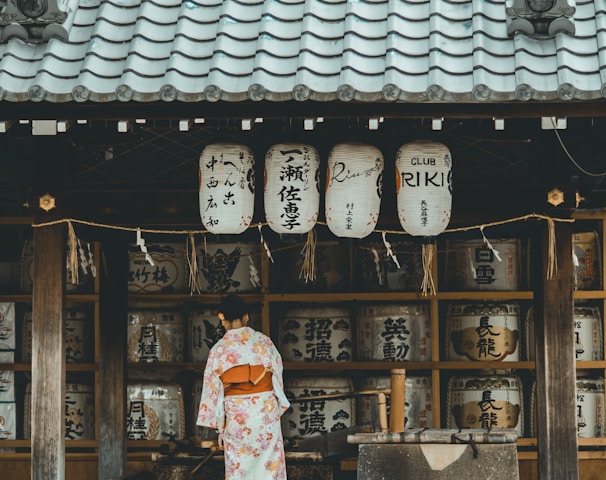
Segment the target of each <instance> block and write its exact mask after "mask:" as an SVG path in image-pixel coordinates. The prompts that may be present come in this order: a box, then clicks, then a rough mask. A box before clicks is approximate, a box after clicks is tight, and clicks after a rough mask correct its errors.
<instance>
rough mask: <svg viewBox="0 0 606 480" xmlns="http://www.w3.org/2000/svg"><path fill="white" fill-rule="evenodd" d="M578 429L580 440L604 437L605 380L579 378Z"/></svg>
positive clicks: (577, 387)
mask: <svg viewBox="0 0 606 480" xmlns="http://www.w3.org/2000/svg"><path fill="white" fill-rule="evenodd" d="M576 393H577V412H576V413H577V427H578V434H579V437H580V438H592V437H603V436H604V379H603V378H588V377H579V378H577V384H576Z"/></svg>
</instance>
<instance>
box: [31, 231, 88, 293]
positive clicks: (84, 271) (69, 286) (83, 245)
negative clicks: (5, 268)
mask: <svg viewBox="0 0 606 480" xmlns="http://www.w3.org/2000/svg"><path fill="white" fill-rule="evenodd" d="M76 248H78V278H77V279H76V282H75V283H74V282H73V280H72V266H71V263H70V262H69V260H67V261H66V265H65V273H66V275H65V290H66V291H67V292H68V293H82V292H92V290H93V287H94V280H95V275H96V272H95V270H94V261H95V260H94V252H93V245H92V244H90V243H88V242H82V241H79V242H78V246H77V247H76ZM66 250H67V259H69V258H70V255H71V246H70V244H69V243H68V244H67V246H66ZM33 289H34V242H33V241H32V240H26V241H25V242H24V243H23V249H22V251H21V291H22V292H23V293H32V292H33Z"/></svg>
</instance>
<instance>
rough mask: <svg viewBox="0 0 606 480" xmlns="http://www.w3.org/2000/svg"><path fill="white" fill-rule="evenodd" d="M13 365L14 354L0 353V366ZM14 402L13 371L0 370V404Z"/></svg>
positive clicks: (8, 352) (11, 352)
mask: <svg viewBox="0 0 606 480" xmlns="http://www.w3.org/2000/svg"><path fill="white" fill-rule="evenodd" d="M1 363H8V364H12V363H15V352H13V351H0V364H1ZM14 401H15V371H14V370H0V402H14Z"/></svg>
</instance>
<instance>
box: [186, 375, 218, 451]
mask: <svg viewBox="0 0 606 480" xmlns="http://www.w3.org/2000/svg"><path fill="white" fill-rule="evenodd" d="M203 387H204V379H203V378H202V377H201V376H200V377H197V378H196V379H195V380H194V383H193V386H192V392H191V399H192V402H191V418H190V422H191V423H190V425H193V426H194V435H195V436H196V437H198V438H200V439H201V440H215V439H216V438H217V430H216V429H215V428H210V427H201V426H200V425H196V422H197V421H198V410H199V409H200V399H201V398H202V389H203Z"/></svg>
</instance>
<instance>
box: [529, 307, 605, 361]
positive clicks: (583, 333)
mask: <svg viewBox="0 0 606 480" xmlns="http://www.w3.org/2000/svg"><path fill="white" fill-rule="evenodd" d="M573 321H574V345H575V357H576V359H577V360H578V361H594V360H603V359H604V341H603V338H604V333H603V328H602V318H601V315H600V309H599V308H598V307H597V306H592V305H581V304H578V303H577V304H576V305H575V306H574V310H573ZM525 331H526V352H527V358H528V360H534V359H535V336H534V308H532V307H531V308H530V309H529V310H528V313H527V316H526V326H525Z"/></svg>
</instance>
